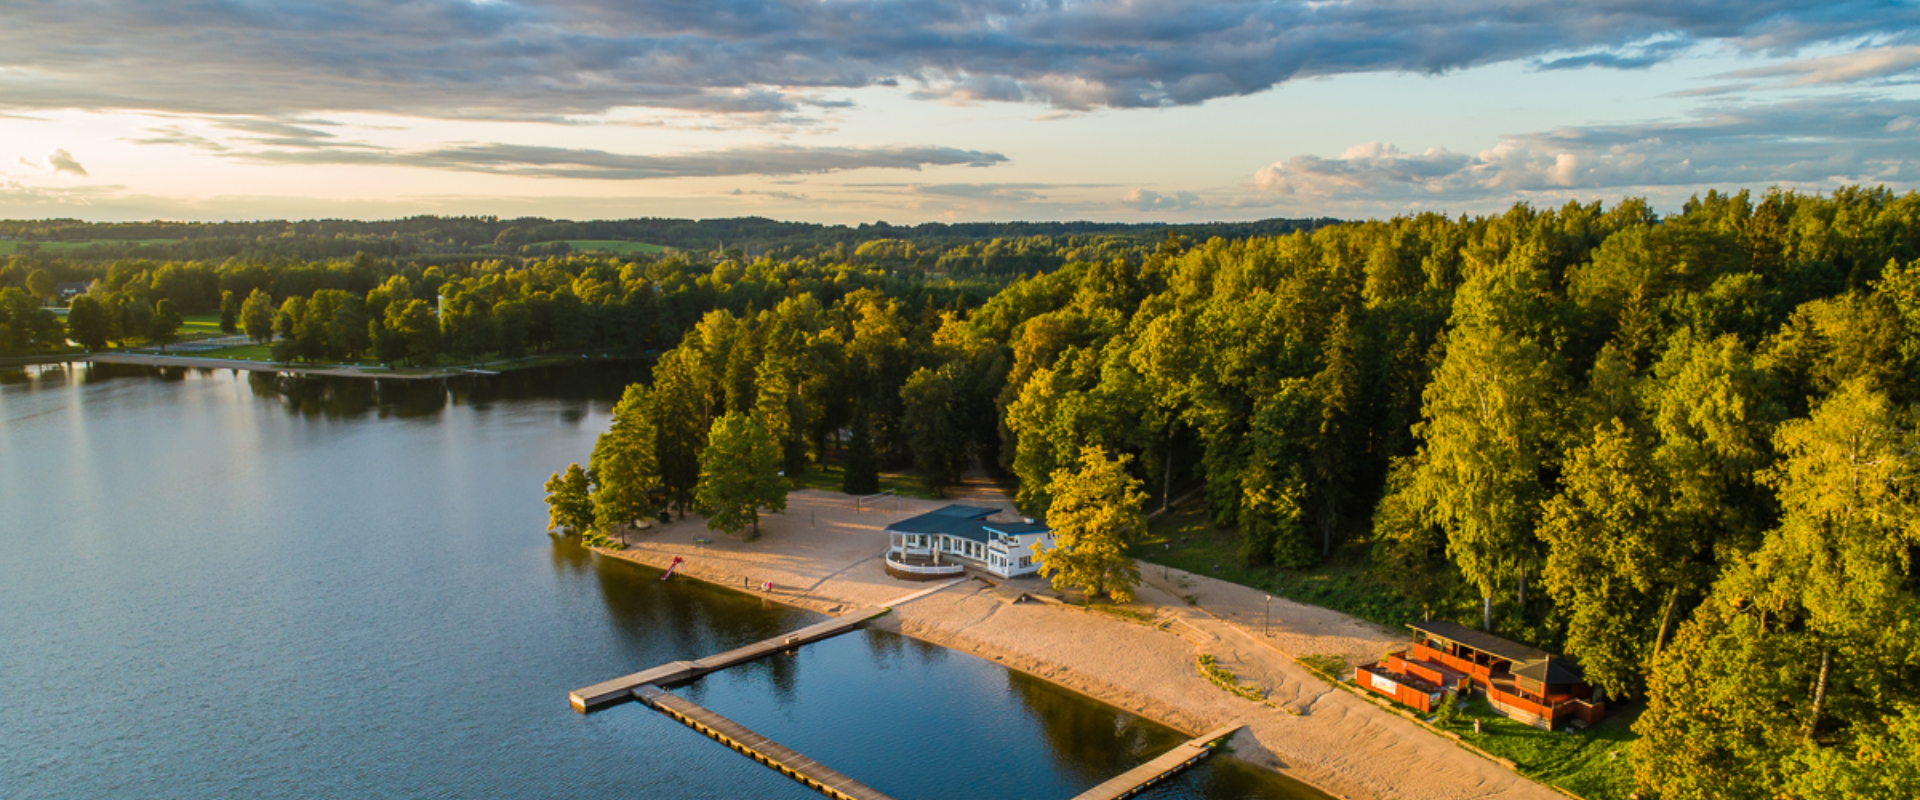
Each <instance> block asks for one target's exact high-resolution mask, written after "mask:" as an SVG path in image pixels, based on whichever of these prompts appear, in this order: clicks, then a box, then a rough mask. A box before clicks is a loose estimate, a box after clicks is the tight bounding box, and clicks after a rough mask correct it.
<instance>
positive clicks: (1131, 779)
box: [1073, 723, 1240, 800]
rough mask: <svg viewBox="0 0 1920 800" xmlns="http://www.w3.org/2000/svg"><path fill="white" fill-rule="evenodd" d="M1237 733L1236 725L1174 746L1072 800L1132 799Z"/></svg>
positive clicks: (1197, 760) (1190, 764)
mask: <svg viewBox="0 0 1920 800" xmlns="http://www.w3.org/2000/svg"><path fill="white" fill-rule="evenodd" d="M1238 730H1240V725H1239V723H1235V724H1232V725H1225V726H1222V727H1219V728H1215V729H1213V730H1210V731H1207V732H1206V733H1205V734H1203V735H1201V736H1200V737H1199V738H1196V739H1189V740H1187V741H1185V742H1182V743H1180V744H1177V745H1174V747H1173V749H1172V750H1168V751H1167V752H1165V753H1162V754H1160V756H1159V757H1158V758H1155V759H1153V760H1152V761H1148V762H1147V763H1145V764H1141V765H1140V766H1137V767H1134V768H1133V769H1130V770H1127V771H1126V772H1122V773H1120V774H1119V775H1117V776H1115V777H1114V778H1112V779H1111V780H1108V781H1107V782H1105V783H1102V784H1100V785H1099V786H1095V787H1093V788H1091V789H1088V790H1086V791H1084V792H1081V793H1080V795H1079V796H1077V797H1075V798H1073V800H1121V798H1125V797H1132V796H1134V795H1136V794H1139V793H1141V792H1143V791H1146V790H1147V789H1148V788H1151V787H1152V786H1153V785H1155V784H1157V783H1159V782H1161V781H1164V780H1166V779H1168V778H1170V777H1173V776H1174V775H1175V774H1177V773H1179V772H1180V771H1181V770H1183V769H1186V768H1188V767H1191V766H1193V765H1194V764H1197V763H1199V762H1200V760H1201V759H1203V758H1206V757H1207V756H1208V755H1209V754H1211V753H1212V752H1213V744H1214V743H1215V742H1218V741H1220V740H1222V739H1225V738H1227V737H1229V736H1232V735H1233V734H1234V732H1236V731H1238Z"/></svg>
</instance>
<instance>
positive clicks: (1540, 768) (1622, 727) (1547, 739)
mask: <svg viewBox="0 0 1920 800" xmlns="http://www.w3.org/2000/svg"><path fill="white" fill-rule="evenodd" d="M1639 717H1640V710H1639V709H1638V708H1632V709H1624V710H1623V709H1615V710H1614V711H1613V713H1612V714H1611V715H1610V716H1608V717H1607V718H1606V719H1604V720H1601V721H1600V724H1598V725H1595V726H1593V727H1592V728H1588V729H1587V730H1584V731H1579V732H1571V731H1566V730H1560V731H1551V732H1549V731H1543V730H1540V729H1539V728H1535V727H1533V726H1531V725H1527V724H1524V723H1520V722H1515V721H1513V720H1510V719H1507V718H1506V717H1503V716H1500V715H1499V714H1498V713H1496V712H1495V711H1494V710H1493V708H1492V707H1491V706H1489V705H1487V701H1486V699H1485V698H1478V697H1476V698H1474V699H1473V700H1472V701H1470V702H1468V703H1467V706H1466V708H1465V709H1464V713H1463V714H1462V715H1461V716H1460V718H1459V721H1458V722H1456V723H1454V724H1452V725H1443V726H1441V727H1444V728H1446V729H1447V730H1450V731H1452V732H1454V733H1457V734H1460V738H1461V739H1464V740H1466V741H1467V742H1468V743H1471V744H1472V745H1473V746H1475V747H1478V748H1480V749H1482V750H1485V751H1487V752H1489V753H1493V754H1494V755H1497V756H1500V757H1502V758H1507V759H1510V760H1512V761H1513V762H1514V763H1515V764H1517V765H1519V768H1520V772H1521V773H1522V774H1525V775H1527V776H1529V777H1531V778H1533V779H1534V780H1537V781H1540V782H1542V783H1550V784H1553V785H1554V786H1558V787H1560V788H1562V789H1565V790H1567V791H1569V792H1572V793H1574V794H1577V795H1579V796H1581V797H1584V798H1587V800H1627V798H1629V797H1631V796H1632V795H1633V765H1632V762H1631V761H1629V760H1628V754H1627V749H1628V746H1629V745H1631V744H1632V742H1633V740H1634V738H1635V737H1634V735H1633V730H1632V728H1633V721H1634V720H1636V719H1638V718H1639ZM1476 718H1477V719H1479V720H1480V730H1481V732H1480V733H1477V734H1476V733H1474V732H1473V720H1474V719H1476Z"/></svg>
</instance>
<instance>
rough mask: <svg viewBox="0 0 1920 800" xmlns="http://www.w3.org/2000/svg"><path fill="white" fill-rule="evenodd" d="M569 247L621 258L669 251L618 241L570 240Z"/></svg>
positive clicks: (654, 246)
mask: <svg viewBox="0 0 1920 800" xmlns="http://www.w3.org/2000/svg"><path fill="white" fill-rule="evenodd" d="M542 244H545V242H542ZM567 246H568V247H571V248H573V249H574V250H576V251H579V252H585V251H588V250H604V251H606V252H609V253H613V254H614V255H621V256H627V255H633V254H634V253H646V254H648V255H659V254H661V253H664V252H666V251H667V248H665V247H661V246H660V245H657V244H647V243H646V242H622V241H619V240H616V239H568V240H567Z"/></svg>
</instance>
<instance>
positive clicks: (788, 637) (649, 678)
mask: <svg viewBox="0 0 1920 800" xmlns="http://www.w3.org/2000/svg"><path fill="white" fill-rule="evenodd" d="M936 588H944V587H936ZM885 613H887V609H886V608H884V607H880V606H868V607H866V608H858V609H854V610H853V611H849V612H847V613H845V614H842V615H840V616H837V617H834V618H833V619H830V620H827V621H825V622H820V623H816V624H813V625H808V626H807V627H804V628H801V629H799V630H797V631H794V632H792V633H788V634H783V635H780V636H776V637H774V638H772V639H768V640H766V641H763V642H755V643H753V644H750V645H747V646H745V647H739V648H735V649H732V650H728V651H726V652H724V653H719V654H717V655H711V656H707V657H706V658H701V659H696V660H693V661H670V662H668V663H665V664H661V665H660V666H657V667H654V668H652V669H646V670H641V671H640V672H636V673H633V674H632V675H627V676H625V677H620V678H614V679H613V680H610V681H602V682H600V683H596V684H594V685H592V686H588V687H585V688H582V689H575V690H573V691H572V692H569V693H568V694H567V700H568V701H569V702H571V703H572V704H573V710H575V711H578V712H580V713H582V714H586V713H589V712H593V711H599V710H600V709H602V708H606V707H608V706H612V705H618V704H620V703H624V702H627V701H628V700H632V699H634V697H633V693H634V690H636V689H638V688H640V687H642V686H646V685H649V684H651V685H654V686H674V685H678V684H682V683H686V682H687V681H691V680H693V679H695V678H698V677H700V676H702V675H705V674H707V673H709V672H714V671H716V670H722V669H726V668H727V667H731V666H735V665H737V664H744V663H746V662H748V661H753V660H755V659H759V658H765V657H767V656H770V655H773V654H774V653H778V652H780V651H782V650H790V649H792V648H795V647H799V646H801V645H803V644H810V643H812V642H817V641H820V640H821V639H826V638H830V637H833V636H838V635H840V634H843V633H846V632H847V631H850V630H853V629H854V627H855V626H857V625H859V624H860V623H862V622H866V621H867V620H870V619H873V618H874V617H878V616H880V615H882V614H885Z"/></svg>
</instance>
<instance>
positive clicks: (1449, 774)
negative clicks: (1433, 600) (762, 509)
mask: <svg viewBox="0 0 1920 800" xmlns="http://www.w3.org/2000/svg"><path fill="white" fill-rule="evenodd" d="M948 502H968V503H974V504H980V505H997V506H1001V507H1003V508H1010V505H1009V504H1008V503H1007V502H1006V501H1005V498H1004V496H1003V495H999V494H998V493H992V494H979V493H976V494H975V495H974V496H968V497H964V498H963V497H955V498H950V499H948V500H941V501H933V500H919V499H914V498H901V500H900V507H899V509H898V510H897V511H896V510H894V509H892V508H887V509H885V510H866V511H858V510H855V509H854V508H853V507H852V498H850V497H848V496H847V495H842V494H839V493H835V492H825V491H821V490H814V489H802V490H795V491H793V492H792V493H791V494H789V495H788V509H787V511H786V512H785V513H783V514H769V515H765V516H763V517H762V519H761V528H762V531H763V535H762V537H761V538H760V539H759V540H757V541H753V542H746V541H741V540H738V539H734V538H732V537H728V536H726V535H725V534H721V533H718V532H713V531H708V530H707V529H706V528H705V527H704V523H703V521H702V520H701V519H700V518H699V517H697V516H694V515H689V516H687V517H686V518H685V519H680V520H675V521H673V522H671V523H668V524H665V525H659V524H656V525H654V526H652V527H650V528H648V529H644V530H641V531H637V532H632V533H630V534H629V536H628V543H627V546H626V549H624V550H611V549H605V548H592V550H593V552H595V553H597V554H598V555H601V556H603V557H606V558H613V559H620V560H624V561H629V562H632V563H637V564H641V565H644V566H647V567H649V568H653V569H662V570H663V569H665V568H666V567H667V566H668V565H669V564H670V563H671V562H672V560H673V559H674V558H676V557H678V558H681V559H682V563H681V564H680V565H679V567H678V569H677V571H676V574H677V575H684V576H687V577H689V578H692V579H695V580H699V581H702V582H704V583H708V584H712V585H715V586H718V587H721V588H728V589H735V590H739V591H741V592H743V593H745V594H748V595H753V596H758V597H761V598H763V599H766V600H770V601H773V602H777V603H781V604H783V605H787V606H791V607H795V608H801V609H805V610H809V611H815V612H819V613H824V614H833V613H837V612H840V611H844V610H846V609H848V608H853V607H858V606H861V605H874V604H885V603H886V602H887V601H889V600H891V599H894V598H897V597H898V596H900V595H901V594H903V593H904V592H906V591H908V590H910V589H911V588H912V587H913V586H914V585H915V584H912V583H909V582H906V581H900V580H897V579H894V578H892V577H890V576H888V575H887V574H886V572H885V570H884V569H883V567H882V566H881V560H880V557H881V553H882V552H883V551H884V550H885V548H886V534H885V533H884V528H885V526H886V525H887V524H888V523H891V522H893V521H895V520H898V519H902V518H904V517H906V516H910V515H912V514H916V513H921V512H923V511H927V510H931V509H932V508H935V507H938V506H940V505H944V504H945V503H948ZM888 505H889V506H891V505H892V504H888ZM703 539H704V540H706V541H701V540H703ZM966 577H967V578H968V579H969V580H967V581H965V582H964V583H960V584H957V585H954V586H950V587H947V588H945V589H943V590H942V591H939V592H936V593H934V594H931V595H928V596H926V597H923V598H920V599H918V600H915V601H914V602H912V603H908V604H903V605H902V606H900V607H899V608H895V609H894V610H893V613H891V614H888V615H886V616H885V617H881V618H879V619H877V620H874V621H873V622H871V623H868V624H869V625H870V626H873V627H878V628H881V629H885V630H891V631H894V632H896V633H900V634H902V635H905V636H909V637H912V638H914V639H918V640H921V641H924V642H928V643H931V644H935V645H939V646H941V647H945V648H948V649H952V650H958V651H960V652H963V653H967V654H969V655H973V656H976V657H979V658H983V659H986V660H988V661H992V662H995V663H997V664H1000V665H1002V666H1004V667H1007V668H1009V669H1013V670H1017V671H1019V672H1022V673H1025V674H1027V675H1030V676H1033V677H1036V678H1039V679H1041V680H1045V681H1048V682H1050V683H1054V684H1056V685H1059V686H1062V687H1065V688H1067V689H1070V690H1073V691H1075V692H1079V693H1081V694H1084V695H1087V696H1089V697H1091V698H1094V699H1096V700H1099V701H1101V702H1104V703H1107V704H1109V705H1112V706H1114V707H1116V708H1120V709H1123V710H1125V711H1127V712H1129V713H1133V714H1136V715H1138V716H1140V717H1143V718H1145V719H1149V720H1152V721H1154V722H1156V723H1159V724H1162V725H1166V726H1167V727H1170V728H1173V729H1175V730H1177V731H1180V732H1182V733H1184V734H1186V735H1189V736H1191V735H1193V734H1194V733H1195V732H1198V731H1203V730H1207V729H1210V728H1213V727H1216V726H1218V725H1221V724H1225V723H1228V722H1240V723H1243V724H1245V725H1246V729H1245V730H1243V731H1242V732H1241V734H1239V735H1237V736H1236V737H1235V738H1234V739H1233V745H1234V754H1235V755H1236V757H1238V758H1239V759H1240V760H1242V761H1245V762H1248V763H1251V764H1254V765H1257V766H1261V767H1265V768H1268V769H1272V770H1274V771H1275V772H1277V773H1279V774H1281V775H1282V776H1284V777H1286V778H1289V779H1292V780H1295V781H1298V782H1300V783H1304V784H1306V785H1308V786H1310V787H1312V788H1314V789H1316V790H1318V791H1320V792H1323V793H1325V794H1327V795H1329V796H1332V797H1340V798H1352V799H1353V800H1360V799H1361V798H1409V800H1411V799H1412V798H1442V799H1443V800H1452V799H1455V798H1457V799H1459V800H1465V798H1483V797H1501V798H1529V799H1530V798H1540V800H1557V799H1558V798H1562V797H1563V795H1561V794H1559V793H1558V792H1556V791H1555V790H1553V789H1552V788H1550V787H1547V786H1545V785H1542V784H1539V783H1537V782H1534V781H1533V780H1531V779H1529V778H1526V777H1524V776H1522V775H1520V774H1518V773H1516V772H1514V771H1512V770H1511V769H1508V768H1506V767H1503V766H1501V765H1500V764H1497V763H1495V762H1492V761H1489V760H1487V759H1486V758H1484V757H1482V756H1481V755H1476V754H1475V753H1473V752H1470V751H1468V750H1466V749H1464V748H1462V747H1461V746H1460V745H1459V744H1458V743H1456V742H1454V741H1450V740H1448V739H1446V738H1443V737H1441V736H1440V735H1438V734H1436V733H1434V732H1432V731H1431V730H1429V729H1427V728H1425V727H1424V726H1422V725H1420V724H1419V723H1417V722H1415V721H1413V720H1410V719H1407V718H1404V717H1402V716H1400V715H1398V714H1396V713H1394V712H1393V711H1391V710H1388V709H1386V708H1382V707H1380V706H1378V705H1376V704H1374V703H1373V702H1372V701H1371V700H1369V699H1367V698H1365V697H1363V696H1361V695H1360V694H1358V693H1354V692H1350V691H1346V690H1344V689H1341V688H1338V687H1335V686H1333V685H1331V684H1329V683H1327V682H1326V681H1325V680H1324V679H1322V678H1320V677H1317V676H1315V675H1313V674H1312V673H1310V672H1308V671H1307V670H1306V668H1304V667H1302V666H1300V665H1299V664H1298V663H1296V662H1295V661H1294V658H1295V657H1296V656H1307V655H1337V656H1339V657H1341V658H1343V659H1345V660H1346V662H1347V663H1348V664H1349V665H1352V664H1355V663H1363V662H1364V661H1370V660H1373V659H1374V658H1377V657H1379V656H1380V655H1381V654H1383V653H1384V652H1386V651H1387V650H1388V649H1392V648H1395V647H1400V646H1404V645H1405V643H1406V639H1405V637H1403V636H1395V635H1394V634H1392V633H1390V632H1387V631H1384V630H1382V629H1380V628H1378V627H1376V626H1373V625H1372V624H1371V623H1366V622H1364V621H1360V620H1357V619H1354V618H1351V617H1346V616H1345V615H1341V614H1339V613H1337V612H1334V611H1331V610H1328V609H1323V608H1319V607H1316V606H1307V605H1302V604H1299V603H1294V602H1292V601H1286V600H1283V599H1282V598H1273V599H1272V601H1271V608H1272V614H1271V617H1270V619H1271V624H1270V626H1269V625H1267V624H1265V620H1266V619H1268V616H1267V613H1266V603H1267V601H1266V600H1265V599H1264V595H1263V594H1262V593H1261V592H1259V591H1257V590H1254V589H1249V588H1247V587H1243V586H1237V585H1235V584H1228V583H1225V582H1223V581H1218V580H1214V579H1212V578H1207V577H1205V576H1201V575H1194V574H1189V573H1183V572H1180V571H1178V570H1164V571H1163V570H1159V569H1153V570H1142V578H1143V582H1142V584H1141V586H1140V588H1139V592H1138V593H1139V597H1138V598H1137V599H1136V601H1135V602H1134V603H1132V604H1129V605H1127V606H1126V607H1124V608H1123V609H1120V610H1119V611H1118V612H1117V613H1109V612H1106V611H1101V610H1095V609H1090V608H1085V607H1081V606H1074V605H1068V604H1065V603H1062V602H1060V601H1059V599H1058V598H1057V596H1056V594H1055V593H1054V592H1053V591H1052V589H1051V588H1050V587H1049V586H1047V584H1046V582H1045V581H1043V580H1040V579H1038V578H1035V577H1025V578H1015V579H1011V580H1003V579H1000V578H996V577H992V576H988V575H985V574H984V573H978V572H976V571H973V570H969V571H968V573H967V576H966ZM766 581H771V582H772V583H773V584H774V585H775V591H773V592H771V593H769V592H763V591H760V590H759V589H758V588H757V587H758V586H759V585H760V584H761V583H762V582H766ZM1263 628H1267V630H1263ZM1202 654H1205V655H1211V656H1213V657H1214V658H1215V659H1216V660H1217V661H1218V663H1219V664H1221V665H1222V666H1223V667H1225V668H1227V669H1229V670H1231V671H1232V672H1233V673H1234V674H1235V675H1236V676H1237V677H1238V679H1239V680H1240V681H1241V683H1242V684H1243V685H1246V686H1250V687H1253V688H1256V689H1258V690H1259V691H1260V693H1261V694H1262V696H1263V697H1264V699H1263V700H1250V699H1247V698H1245V697H1241V696H1238V695H1235V694H1232V693H1229V692H1228V691H1227V690H1225V689H1223V688H1221V687H1219V686H1216V685H1214V684H1213V683H1211V682H1209V681H1208V680H1207V679H1206V678H1204V677H1203V676H1202V675H1201V674H1200V672H1199V670H1198V668H1197V666H1196V659H1197V658H1198V657H1199V656H1200V655H1202ZM697 655H699V654H689V657H693V656H697ZM644 666H645V665H636V669H637V668H641V667H644Z"/></svg>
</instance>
